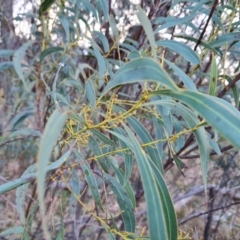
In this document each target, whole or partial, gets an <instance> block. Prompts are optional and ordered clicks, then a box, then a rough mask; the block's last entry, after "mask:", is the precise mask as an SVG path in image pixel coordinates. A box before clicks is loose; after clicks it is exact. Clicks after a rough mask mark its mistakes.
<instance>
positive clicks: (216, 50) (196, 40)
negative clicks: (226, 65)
mask: <svg viewBox="0 0 240 240" xmlns="http://www.w3.org/2000/svg"><path fill="white" fill-rule="evenodd" d="M175 37H177V38H183V39H186V40H188V41H192V42H195V43H197V42H198V39H197V38H194V37H190V36H185V35H176V36H175ZM199 45H200V46H203V47H205V48H206V49H208V50H211V51H213V52H214V53H215V54H217V55H218V56H222V52H221V51H220V50H218V49H215V48H213V47H211V46H210V45H209V44H208V43H206V42H204V41H201V42H200V43H199Z"/></svg>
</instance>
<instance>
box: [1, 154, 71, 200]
mask: <svg viewBox="0 0 240 240" xmlns="http://www.w3.org/2000/svg"><path fill="white" fill-rule="evenodd" d="M70 154H71V151H67V152H66V153H64V154H63V155H62V156H61V157H60V158H59V159H58V160H57V161H55V162H54V163H52V164H50V165H49V166H48V167H47V168H46V173H48V172H50V171H52V170H54V169H57V168H59V167H60V166H61V165H62V164H63V163H64V162H65V161H66V160H67V158H68V157H69V155H70ZM36 176H37V173H31V174H28V175H26V176H22V177H21V178H18V179H15V180H13V181H11V182H7V183H4V184H2V185H1V186H0V195H1V194H4V193H6V192H8V191H10V190H12V189H15V188H17V187H19V186H21V185H23V184H26V183H28V182H31V181H33V180H34V179H35V178H36Z"/></svg>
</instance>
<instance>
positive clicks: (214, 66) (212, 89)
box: [209, 56, 218, 96]
mask: <svg viewBox="0 0 240 240" xmlns="http://www.w3.org/2000/svg"><path fill="white" fill-rule="evenodd" d="M217 71H218V70H217V63H216V59H215V57H214V56H212V63H211V72H210V90H209V95H213V96H215V93H216V88H217V82H218V72H217Z"/></svg>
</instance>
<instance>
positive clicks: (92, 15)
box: [0, 0, 240, 240]
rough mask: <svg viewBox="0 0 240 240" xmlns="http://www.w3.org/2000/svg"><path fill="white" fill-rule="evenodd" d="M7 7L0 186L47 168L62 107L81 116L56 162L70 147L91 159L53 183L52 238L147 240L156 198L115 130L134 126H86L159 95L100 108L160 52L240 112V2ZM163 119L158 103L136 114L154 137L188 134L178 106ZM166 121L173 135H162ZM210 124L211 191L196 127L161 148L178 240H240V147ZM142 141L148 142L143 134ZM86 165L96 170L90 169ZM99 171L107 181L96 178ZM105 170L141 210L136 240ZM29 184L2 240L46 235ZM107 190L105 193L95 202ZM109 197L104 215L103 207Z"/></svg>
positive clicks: (0, 232)
mask: <svg viewBox="0 0 240 240" xmlns="http://www.w3.org/2000/svg"><path fill="white" fill-rule="evenodd" d="M0 2H1V4H0V19H1V25H0V34H1V36H0V118H1V121H0V184H1V185H3V184H6V183H7V182H12V181H13V180H14V179H19V178H20V177H21V176H22V175H23V174H28V173H31V171H32V169H34V166H35V165H34V164H35V163H37V162H38V161H39V145H40V141H41V139H42V136H43V132H44V129H45V127H46V124H47V123H48V121H49V119H50V116H51V115H52V113H53V112H54V110H55V109H62V110H63V109H64V110H66V111H67V110H68V111H69V110H71V111H73V112H74V113H75V114H76V116H77V114H78V113H79V116H78V117H76V116H75V117H71V118H70V119H68V120H67V122H66V124H65V125H64V128H63V130H62V131H61V134H60V135H61V136H60V138H59V139H58V142H57V143H56V145H55V148H54V151H53V153H52V155H51V157H50V162H54V161H55V160H57V159H60V158H61V157H62V156H63V155H64V154H65V153H66V152H67V151H68V147H69V146H70V148H72V147H73V146H76V145H77V149H78V152H80V154H81V156H79V155H78V154H79V153H76V152H74V154H71V156H70V157H69V158H68V160H67V161H66V162H65V163H64V164H63V165H61V167H58V168H56V169H55V168H54V169H53V170H52V171H51V172H50V173H49V174H48V175H47V177H46V182H45V192H44V199H45V207H46V216H47V217H48V220H47V225H48V230H49V232H51V235H52V239H96V240H97V239H108V238H110V239H134V238H136V239H140V237H142V239H144V236H145V239H147V236H149V230H148V224H149V223H148V220H147V207H146V196H145V195H144V188H143V184H142V179H141V174H140V172H139V168H138V166H137V164H136V163H135V161H133V159H134V156H133V155H132V153H129V152H128V153H126V152H124V151H122V152H120V151H119V152H117V150H118V149H119V148H126V144H125V145H124V143H123V142H121V141H117V140H116V138H117V137H116V136H115V135H114V134H113V133H111V132H110V131H105V130H106V129H111V127H113V125H111V124H117V125H119V124H120V123H121V120H122V121H124V119H120V120H119V122H117V121H115V122H114V121H113V123H111V122H110V123H109V125H108V126H106V125H104V126H102V128H96V129H94V128H93V129H92V131H88V132H84V131H82V129H83V128H84V126H85V125H86V124H87V123H88V124H89V126H92V125H94V124H95V125H97V124H101V122H104V121H105V119H108V118H111V117H112V118H114V117H116V116H118V115H117V114H118V113H116V112H115V113H114V114H115V115H114V116H110V117H109V115H111V114H113V113H112V112H111V111H112V109H113V108H114V107H113V105H114V104H115V103H116V104H118V106H120V107H121V108H122V109H125V110H126V111H127V110H129V109H130V110H131V108H132V107H133V106H135V105H134V104H136V103H137V102H138V101H139V100H140V99H141V96H142V95H143V92H144V91H145V90H146V91H151V90H153V89H157V87H158V86H157V84H155V83H154V84H150V83H146V82H144V83H143V82H137V83H128V82H127V83H126V84H124V85H122V86H121V87H117V88H116V89H117V90H116V89H115V90H116V91H115V92H114V90H113V91H112V92H110V93H108V94H106V95H105V96H104V97H103V98H102V100H99V102H98V99H99V97H100V95H101V93H102V92H103V91H104V88H105V86H106V84H107V83H108V82H111V80H112V78H113V77H114V74H115V73H116V71H117V70H118V69H121V67H122V66H123V65H124V64H125V63H127V62H131V61H132V60H134V59H137V58H141V57H151V58H154V52H156V55H157V59H158V61H159V63H160V64H161V66H162V67H163V68H164V69H165V70H166V71H167V73H168V74H169V76H170V77H171V78H172V79H173V80H174V82H175V83H176V84H177V85H178V86H179V87H180V88H183V89H185V88H189V86H192V85H191V84H194V85H195V88H196V89H197V90H198V91H199V92H202V93H206V94H209V92H210V93H212V94H211V95H215V96H218V97H219V98H222V99H224V100H225V101H227V102H229V103H231V104H232V105H233V106H235V107H236V109H238V110H239V86H240V85H239V79H240V73H239V67H240V65H239V56H240V51H239V49H240V47H239V46H238V45H240V41H239V40H240V31H239V27H240V16H239V11H240V7H239V6H240V3H239V1H237V0H226V1H225V0H221V1H220V0H219V1H217V0H214V1H212V0H210V1H209V0H208V1H207V0H201V1H195V0H191V1H190V0H189V1H180V0H172V1H167V0H165V1H163V0H141V1H140V0H139V1H137V0H136V1H133V0H132V1H131V0H122V1H114V0H108V1H107V0H98V1H96V0H93V1H92V0H45V1H43V0H41V1H40V0H31V1H28V0H21V1H14V0H1V1H0ZM137 6H139V7H140V8H137ZM146 19H148V20H149V21H147V20H146ZM147 24H150V25H147ZM149 26H151V27H152V29H153V32H154V37H155V38H154V41H155V43H156V50H155V51H153V49H152V44H151V38H150V37H149V36H151V32H150V33H149V32H148V27H149ZM184 46H186V47H188V48H186V49H185V47H184ZM189 48H190V49H192V50H193V51H194V54H195V55H192V52H190V51H189ZM195 56H197V57H198V58H199V62H198V60H196V58H195ZM168 61H169V62H168ZM214 64H215V65H214ZM214 77H217V79H218V81H217V82H216V84H214V79H213V78H214ZM189 79H191V80H189ZM189 81H190V82H191V83H189ZM188 84H189V85H188ZM192 88H194V87H192ZM211 89H214V90H213V91H212V90H211ZM211 91H212V92H211ZM111 94H112V95H111ZM162 99H163V100H171V98H169V97H162ZM104 102H105V103H107V104H105V103H104ZM159 108H161V106H160V107H159ZM94 109H95V110H94ZM109 109H110V110H109ZM121 111H122V110H119V112H121ZM159 112H160V113H161V114H160V115H159V116H160V117H159V119H158V121H157V122H154V116H156V111H155V108H154V107H151V106H145V107H142V108H137V109H136V111H134V112H133V113H132V114H131V116H134V117H135V118H136V119H137V120H138V121H139V123H141V124H142V126H144V129H145V130H147V132H149V134H150V136H151V137H152V139H156V138H159V136H162V139H167V138H169V137H170V136H171V135H173V136H174V135H176V134H177V133H181V132H182V131H183V130H186V129H188V126H187V125H186V123H185V122H184V120H183V118H182V117H181V114H180V113H178V114H177V113H176V112H172V111H170V110H169V108H168V107H165V108H164V107H162V109H159ZM158 114H159V113H158ZM194 114H195V113H194ZM119 116H120V114H119ZM83 119H84V120H83ZM199 119H200V120H202V118H201V117H199ZM55 120H56V122H57V119H55ZM81 121H82V122H81ZM129 124H130V125H131V123H129ZM155 124H159V125H161V128H159V129H158V130H156V126H155ZM51 126H52V127H53V126H54V123H53V124H52V125H51ZM239 126H240V122H239ZM90 128H91V127H90ZM90 128H89V129H90ZM203 128H204V129H205V132H206V134H207V138H206V139H208V142H207V144H208V145H209V146H210V154H209V160H208V173H207V185H206V192H205V188H204V182H203V173H202V170H201V169H202V167H201V163H202V164H203V162H202V160H201V159H200V158H201V156H200V155H201V153H200V150H199V145H198V143H197V141H196V138H195V137H194V135H193V133H192V132H191V131H185V132H184V134H180V135H179V136H178V137H177V138H176V139H175V140H171V141H170V140H169V141H167V140H166V141H162V142H159V143H158V144H156V147H157V148H158V151H159V161H160V162H161V164H162V166H163V169H164V172H165V174H164V179H165V181H166V185H167V186H168V189H169V192H170V195H171V197H172V201H173V204H174V207H175V211H176V216H177V221H178V226H179V231H178V238H179V239H183V238H184V239H204V240H206V239H240V231H239V228H240V218H239V216H240V215H239V207H238V206H239V205H238V204H239V203H240V192H239V189H238V186H239V175H240V171H239V150H237V149H235V148H234V147H233V146H232V144H230V143H229V142H228V141H226V140H224V139H223V138H222V137H221V136H219V135H218V133H217V131H216V130H214V129H213V128H212V127H210V126H208V125H207V126H203ZM94 131H95V132H94ZM158 131H160V133H159V132H158ZM133 132H134V131H133ZM119 133H122V132H121V131H120V130H119ZM122 134H123V133H122ZM134 134H135V135H136V136H137V135H138V133H137V132H136V131H135V133H134ZM125 135H126V134H125ZM49 136H51V133H49V135H48V136H47V138H45V140H48V137H49ZM136 138H137V139H138V140H139V142H141V143H144V142H143V139H141V137H140V136H137V137H136ZM50 139H51V138H50V137H49V141H50ZM112 143H114V144H115V145H114V144H112ZM47 144H48V143H47ZM54 144H55V143H54ZM172 149H174V151H173V150H172ZM73 151H75V150H73ZM107 153H109V154H108V155H106V156H103V157H101V158H99V157H97V158H96V156H99V155H101V154H107ZM173 153H176V155H174V154H173ZM78 158H79V159H82V160H79V159H78ZM86 159H87V160H88V161H87V162H88V164H87V165H86V166H85V165H84V163H83V162H81V161H85V160H86ZM96 159H99V162H100V163H99V162H98V161H95V160H96ZM126 164H128V166H127V167H126ZM31 167H32V169H31ZM88 170H91V171H92V173H93V174H92V175H90V176H91V177H93V178H94V179H95V180H93V179H89V178H88V175H87V174H86V171H88ZM103 170H104V171H103ZM102 171H103V172H105V173H107V174H109V175H108V176H113V177H114V178H115V179H117V181H118V182H120V183H121V185H122V186H124V188H126V192H127V193H128V199H130V200H131V202H132V203H131V204H132V205H133V206H135V208H134V215H135V219H136V230H135V233H134V234H136V235H131V236H130V235H128V234H127V233H126V232H127V229H126V225H124V224H126V222H125V221H124V220H123V219H124V217H122V216H121V214H120V213H122V211H123V209H122V207H121V204H119V201H118V199H117V197H119V196H118V194H117V193H116V192H115V191H114V190H113V189H111V188H110V187H109V185H110V183H109V182H111V181H113V180H111V179H110V178H107V177H106V178H104V177H103V173H102ZM128 174H129V175H128ZM126 175H128V176H126ZM91 177H90V178H91ZM121 178H122V179H121ZM109 179H110V180H109ZM94 184H96V185H94ZM114 184H115V183H114ZM26 185H27V187H26V188H25V189H23V188H22V189H20V188H18V191H17V190H16V189H13V190H11V191H10V189H9V191H7V192H5V193H4V194H2V195H1V196H0V209H1V214H0V239H45V236H44V233H43V229H42V226H41V224H42V217H41V214H40V212H39V207H38V191H37V184H36V181H35V180H34V179H30V180H29V181H28V183H27V184H26ZM26 185H23V186H26ZM95 186H97V188H98V190H97V192H98V193H96V192H95V195H94V192H93V189H92V188H94V187H95ZM116 186H118V185H117V183H116V185H115V187H116ZM19 189H20V190H19ZM76 195H77V196H79V197H80V198H81V202H82V204H80V203H79V201H77V200H76ZM98 195H99V196H100V199H101V202H102V205H103V207H102V208H103V209H104V212H102V211H101V206H100V205H99V204H97V203H95V202H96V199H97V197H98ZM116 196H117V197H116ZM93 213H94V214H93ZM96 216H99V218H98V217H96ZM102 221H103V222H104V223H103V222H102ZM104 224H106V225H107V226H109V227H110V228H109V229H110V230H111V231H110V230H109V229H108V228H107V227H106V226H105V225H104ZM124 226H125V227H124ZM106 229H108V230H109V231H106ZM112 229H114V231H113V230H112ZM125 231H126V232H125ZM109 232H110V233H109ZM120 233H121V234H120ZM137 237H138V238H137ZM152 239H153V240H154V238H152ZM162 239H164V238H162ZM169 239H171V238H169Z"/></svg>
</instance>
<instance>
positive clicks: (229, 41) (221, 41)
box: [209, 32, 240, 48]
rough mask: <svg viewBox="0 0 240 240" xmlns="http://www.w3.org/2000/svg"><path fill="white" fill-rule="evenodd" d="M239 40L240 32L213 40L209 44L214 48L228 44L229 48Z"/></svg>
mask: <svg viewBox="0 0 240 240" xmlns="http://www.w3.org/2000/svg"><path fill="white" fill-rule="evenodd" d="M239 39H240V32H232V33H227V34H223V35H221V36H219V37H218V38H217V39H215V40H212V41H211V42H210V43H209V46H211V47H214V48H216V47H222V46H225V45H226V44H228V46H229V45H230V44H232V43H233V42H234V41H236V40H239Z"/></svg>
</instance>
